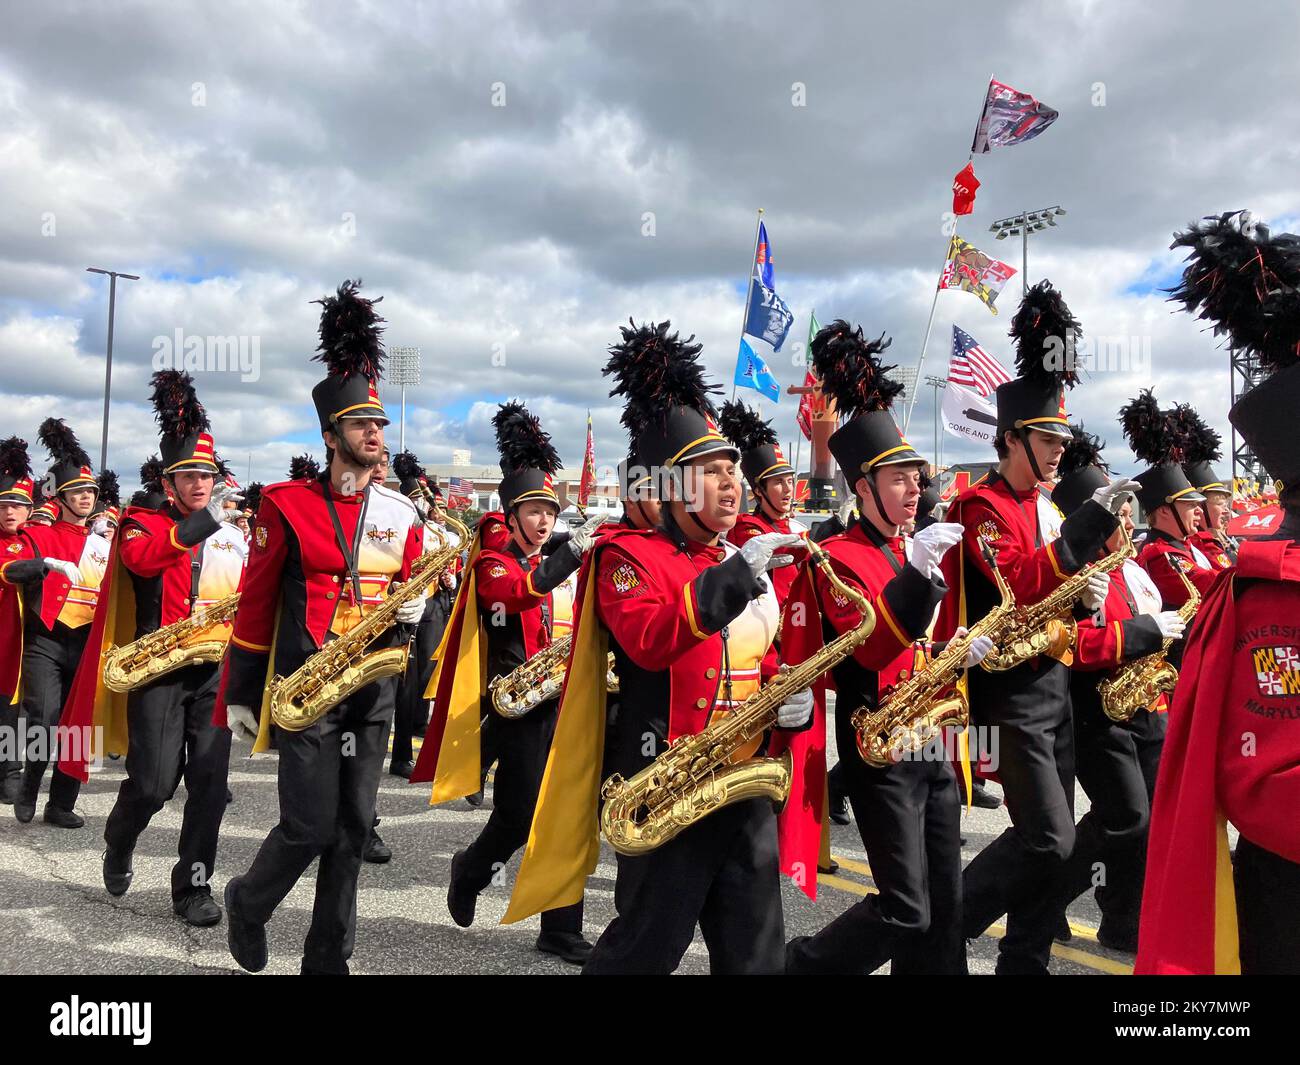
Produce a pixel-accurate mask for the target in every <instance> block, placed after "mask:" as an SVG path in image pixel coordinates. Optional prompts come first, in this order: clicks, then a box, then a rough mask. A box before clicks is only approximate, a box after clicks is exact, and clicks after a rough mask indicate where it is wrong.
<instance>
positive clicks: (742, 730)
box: [600, 542, 876, 855]
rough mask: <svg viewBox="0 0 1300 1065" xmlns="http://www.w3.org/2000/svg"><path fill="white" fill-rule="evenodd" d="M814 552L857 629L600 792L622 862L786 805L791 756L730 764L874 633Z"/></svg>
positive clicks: (868, 618)
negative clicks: (749, 813) (726, 812)
mask: <svg viewBox="0 0 1300 1065" xmlns="http://www.w3.org/2000/svg"><path fill="white" fill-rule="evenodd" d="M808 551H809V557H810V558H811V560H812V561H813V562H814V563H815V564H816V565H817V567H818V568H819V569H821V571H822V573H823V574H825V576H826V579H827V580H829V581H830V582H831V584H832V585H833V586H834V587H835V588H836V589H837V590H838V591H839V592H840V593H841V594H842V595H845V596H847V597H848V598H849V599H850V600H852V602H853V604H854V605H855V606H856V607H857V608H858V610H859V612H860V613H861V614H862V620H861V622H859V624H858V627H857V628H855V629H850V630H849V631H848V632H846V633H843V634H842V635H840V636H838V637H836V638H835V639H834V640H833V641H832V642H831V643H828V644H827V645H826V646H825V647H823V648H822V649H821V650H820V651H818V652H817V653H816V654H815V655H813V656H812V657H811V658H809V659H808V660H807V661H805V662H801V663H800V664H799V665H797V666H793V667H785V666H783V667H782V669H781V672H780V673H778V674H777V675H776V676H775V677H773V678H772V680H771V681H770V682H769V683H768V684H767V685H765V686H764V687H763V688H760V689H759V690H758V691H757V692H755V693H754V694H753V695H751V696H750V697H749V698H748V699H746V700H745V701H744V702H743V703H742V704H741V705H740V707H739V708H738V709H736V710H735V711H733V712H732V713H729V714H726V715H724V716H722V717H720V718H719V719H718V720H717V721H713V722H710V723H709V724H708V725H706V726H705V727H704V728H703V729H701V730H700V731H699V732H697V733H696V734H695V735H693V736H682V737H681V738H679V739H678V740H677V741H676V742H675V743H673V744H672V745H671V746H670V747H669V748H668V750H666V751H664V753H663V754H661V755H660V756H659V757H658V758H656V759H655V760H654V761H653V762H651V763H650V764H649V765H648V766H646V767H645V768H644V769H642V770H641V771H640V772H639V773H636V774H635V775H633V776H632V777H630V778H629V779H627V780H624V779H623V778H622V777H621V776H619V775H618V774H617V773H615V774H614V775H613V776H612V777H610V778H609V779H608V780H607V781H605V783H604V784H603V785H602V786H601V789H600V793H601V797H602V798H603V799H604V800H605V805H604V807H603V808H602V809H601V812H600V829H601V832H603V833H604V835H605V838H606V839H607V840H608V841H609V843H610V845H611V846H612V847H613V848H614V849H615V850H616V851H618V853H619V854H628V855H637V854H645V853H647V852H649V851H652V850H654V849H655V848H657V847H661V846H663V844H665V843H667V842H668V841H669V840H670V839H673V838H674V837H676V836H677V835H678V834H679V833H680V832H682V831H683V830H684V829H687V828H690V827H691V825H693V824H695V823H696V822H697V821H700V820H702V819H703V818H705V817H707V816H708V815H709V814H711V813H714V812H715V811H717V810H720V809H722V808H723V807H724V806H730V805H731V804H732V803H737V802H742V801H743V800H745V799H754V798H768V799H771V800H772V801H773V802H775V803H777V804H778V805H780V806H784V805H785V800H786V798H787V796H788V795H789V794H790V774H791V770H792V761H791V757H790V752H789V751H786V752H785V753H784V754H782V755H781V757H779V758H749V759H746V760H745V761H742V762H739V763H735V764H733V763H732V758H733V757H734V756H735V755H736V753H737V752H738V751H740V750H741V749H743V748H744V747H745V746H746V745H747V744H749V743H751V742H752V741H753V740H754V739H756V738H757V737H759V736H761V735H762V734H763V733H764V732H766V731H767V730H768V729H770V728H771V727H772V726H773V725H774V724H775V723H776V712H777V710H778V709H779V708H780V707H781V704H782V703H784V702H785V701H786V700H787V699H789V698H790V696H791V695H794V694H795V693H796V692H800V691H803V690H804V689H805V688H808V687H811V686H812V684H813V682H814V681H816V680H817V678H818V677H820V676H821V675H822V674H823V673H825V672H826V671H827V670H828V669H831V668H833V667H834V666H836V665H838V664H839V663H840V662H842V661H843V660H844V659H846V658H848V657H849V655H851V654H853V652H854V651H855V650H856V649H857V648H858V647H859V646H860V645H861V644H862V642H863V641H864V640H866V638H867V637H868V636H870V635H871V632H872V630H873V629H874V628H875V627H876V614H875V611H874V610H872V608H871V604H870V603H869V602H868V601H867V600H866V598H864V597H863V596H862V595H861V594H860V593H858V592H856V591H855V590H854V589H852V588H850V587H849V586H848V585H846V584H845V583H844V582H843V581H842V580H840V578H839V577H838V576H837V575H836V574H835V571H834V570H833V569H832V568H831V564H830V560H829V558H828V557H827V556H826V553H825V552H824V551H822V550H821V548H819V547H818V546H817V545H816V544H814V543H812V542H809V544H808Z"/></svg>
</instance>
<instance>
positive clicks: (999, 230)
mask: <svg viewBox="0 0 1300 1065" xmlns="http://www.w3.org/2000/svg"><path fill="white" fill-rule="evenodd" d="M1063 214H1065V208H1064V207H1062V206H1060V205H1059V204H1058V205H1057V206H1055V207H1042V208H1039V209H1038V210H1037V211H1021V212H1020V213H1019V214H1018V215H1012V216H1011V217H1010V218H999V219H998V220H997V221H996V222H994V223H993V224H992V225H991V226H989V232H990V233H992V234H993V235H994V236H995V237H997V239H998V240H1005V239H1006V238H1007V237H1017V236H1018V237H1019V238H1020V283H1021V285H1022V289H1021V291H1022V292H1028V291H1029V234H1030V233H1037V232H1038V231H1039V230H1040V229H1046V228H1047V227H1048V226H1055V225H1056V219H1057V218H1058V217H1059V216H1060V215H1063Z"/></svg>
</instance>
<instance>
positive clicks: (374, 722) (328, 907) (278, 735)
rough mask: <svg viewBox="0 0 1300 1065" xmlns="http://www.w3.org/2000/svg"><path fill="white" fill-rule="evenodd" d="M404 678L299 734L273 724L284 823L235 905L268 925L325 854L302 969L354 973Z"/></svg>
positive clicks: (358, 696)
mask: <svg viewBox="0 0 1300 1065" xmlns="http://www.w3.org/2000/svg"><path fill="white" fill-rule="evenodd" d="M395 687H396V685H394V684H393V683H392V682H391V681H388V680H384V681H379V682H377V683H374V684H369V685H367V686H366V687H364V688H362V689H361V690H360V691H358V692H356V693H354V694H353V695H352V696H351V697H350V698H349V699H347V700H345V701H344V702H342V703H340V704H339V705H338V706H336V707H334V709H333V710H331V711H330V712H329V713H328V714H326V715H325V716H324V717H322V718H321V719H320V720H319V721H317V722H316V724H314V725H312V726H311V727H310V728H307V729H303V730H302V731H301V732H287V731H285V730H283V729H280V728H276V729H275V745H276V749H277V750H278V751H279V756H280V765H279V772H278V777H277V783H278V788H279V794H280V822H279V824H277V825H276V826H275V827H274V828H273V829H271V832H270V834H269V835H268V836H267V837H266V839H265V840H264V841H263V843H262V846H261V849H260V850H259V851H258V852H257V857H255V858H254V859H253V864H252V865H251V866H250V867H249V870H248V872H247V873H245V874H244V876H243V877H242V878H241V879H240V882H239V886H238V895H237V898H236V902H237V904H238V905H239V907H240V909H241V910H243V912H244V914H245V916H246V917H247V919H248V920H250V921H254V922H256V923H259V924H265V923H266V922H267V921H268V920H270V918H271V914H272V913H274V912H275V908H276V907H277V906H278V905H280V902H281V901H282V900H283V899H284V897H285V896H286V895H287V894H289V892H290V891H291V890H292V889H293V887H294V885H295V884H297V882H298V880H299V878H301V876H302V875H303V873H305V872H306V871H307V867H308V866H309V865H311V863H312V861H313V860H314V859H316V858H317V857H319V858H320V867H319V868H318V869H317V871H316V902H315V906H314V907H313V909H312V918H311V928H310V929H309V930H308V932H307V940H306V943H305V945H304V947H303V968H304V970H309V971H314V972H326V973H346V972H347V960H348V958H349V957H350V956H351V954H352V944H353V941H354V938H355V932H356V923H357V876H358V873H359V871H360V869H361V854H362V851H363V850H364V848H365V844H366V838H367V836H368V835H369V834H370V827H371V824H372V822H373V821H374V817H375V796H376V793H377V792H378V790H379V775H380V772H381V771H382V769H383V761H384V754H385V752H386V751H387V749H388V729H389V725H390V723H391V721H392V715H393V693H394V690H395Z"/></svg>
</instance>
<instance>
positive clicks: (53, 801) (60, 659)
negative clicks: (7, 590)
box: [22, 619, 90, 810]
mask: <svg viewBox="0 0 1300 1065" xmlns="http://www.w3.org/2000/svg"><path fill="white" fill-rule="evenodd" d="M89 635H90V626H89V625H82V626H81V627H80V628H76V629H70V628H68V627H67V626H66V625H64V624H63V623H62V622H58V621H56V622H55V623H54V631H53V632H51V631H50V630H48V629H46V628H45V625H44V624H43V623H42V622H40V620H39V619H36V620H34V621H33V622H31V623H30V624H28V626H27V629H26V631H25V632H24V634H23V700H22V713H23V716H24V717H25V718H26V719H27V729H28V732H29V736H28V749H27V762H26V765H25V766H24V768H23V787H22V797H23V799H24V800H25V801H27V802H35V801H36V796H37V795H38V794H39V793H40V790H41V778H42V777H44V776H45V770H46V769H47V768H48V767H49V765H50V763H51V762H54V763H55V766H54V773H53V775H52V777H51V778H50V805H51V806H57V807H59V808H60V809H63V810H71V809H72V807H73V806H74V805H75V804H76V801H77V795H78V794H79V793H80V791H81V781H79V780H78V779H77V778H76V777H70V776H68V775H67V774H66V773H64V772H63V771H62V770H61V769H60V768H59V767H58V764H57V763H58V760H59V752H58V743H57V742H56V735H57V734H56V731H55V730H56V729H57V728H58V724H59V718H60V717H61V716H62V715H63V704H64V703H66V702H67V701H68V692H69V691H70V690H71V688H72V678H73V676H74V675H75V674H76V672H77V665H78V663H79V662H80V661H81V652H82V650H83V649H84V648H85V646H86V639H87V637H88V636H89ZM34 729H39V730H40V732H41V735H40V736H37V737H33V736H31V735H30V732H31V731H32V730H34Z"/></svg>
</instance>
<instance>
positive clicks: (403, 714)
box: [392, 596, 447, 765]
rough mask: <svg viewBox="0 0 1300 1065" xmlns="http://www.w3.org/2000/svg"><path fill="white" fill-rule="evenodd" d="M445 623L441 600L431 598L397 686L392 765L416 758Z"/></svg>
mask: <svg viewBox="0 0 1300 1065" xmlns="http://www.w3.org/2000/svg"><path fill="white" fill-rule="evenodd" d="M446 624H447V618H446V615H445V614H444V613H443V612H442V606H441V604H440V602H439V597H438V596H430V598H429V600H428V602H426V603H425V604H424V614H423V615H422V616H421V618H420V623H419V624H418V625H416V627H415V637H414V639H413V640H412V642H411V654H410V657H409V658H408V659H407V662H406V672H405V673H404V674H403V675H402V677H401V680H400V681H399V682H398V685H397V707H396V709H395V711H394V714H393V756H392V761H393V765H400V764H401V763H402V762H409V761H411V760H412V759H413V757H414V754H415V751H414V748H413V745H412V741H413V740H414V738H415V733H416V731H417V730H418V729H419V727H420V726H421V725H424V724H427V723H428V720H429V700H428V699H426V698H425V697H424V689H425V688H427V687H428V686H429V678H431V677H432V676H433V667H434V662H433V661H432V659H433V652H434V651H436V650H437V649H438V640H439V639H441V637H442V630H443V629H444V628H445V627H446Z"/></svg>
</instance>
